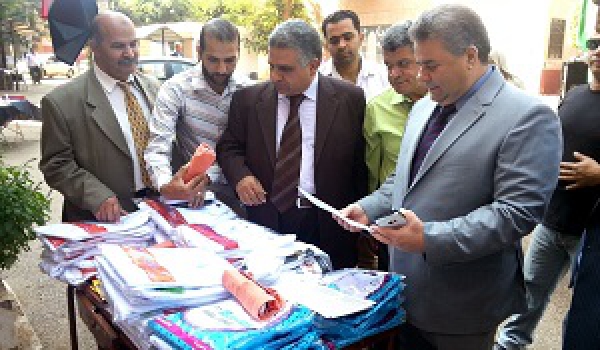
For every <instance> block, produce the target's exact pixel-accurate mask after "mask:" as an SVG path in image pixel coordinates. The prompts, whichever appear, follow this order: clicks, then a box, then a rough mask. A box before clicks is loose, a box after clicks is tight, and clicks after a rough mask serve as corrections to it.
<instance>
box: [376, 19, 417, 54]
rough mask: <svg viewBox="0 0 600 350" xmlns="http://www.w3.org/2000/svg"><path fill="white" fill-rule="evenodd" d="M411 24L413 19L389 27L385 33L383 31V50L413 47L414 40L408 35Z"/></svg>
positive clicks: (391, 50)
mask: <svg viewBox="0 0 600 350" xmlns="http://www.w3.org/2000/svg"><path fill="white" fill-rule="evenodd" d="M411 25H412V21H410V20H407V21H405V22H402V23H396V24H394V25H393V26H391V27H389V28H388V29H387V30H386V31H385V33H383V39H382V40H381V47H382V48H383V51H387V52H393V51H396V50H398V49H399V48H401V47H405V46H410V48H411V49H412V44H413V42H412V40H410V36H409V35H408V30H409V29H410V26H411Z"/></svg>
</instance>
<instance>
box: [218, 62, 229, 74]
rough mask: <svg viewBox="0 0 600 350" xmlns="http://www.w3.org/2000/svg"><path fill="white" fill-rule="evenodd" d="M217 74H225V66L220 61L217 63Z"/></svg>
mask: <svg viewBox="0 0 600 350" xmlns="http://www.w3.org/2000/svg"><path fill="white" fill-rule="evenodd" d="M217 72H218V73H220V74H226V73H227V64H226V63H225V62H222V61H220V62H219V63H217Z"/></svg>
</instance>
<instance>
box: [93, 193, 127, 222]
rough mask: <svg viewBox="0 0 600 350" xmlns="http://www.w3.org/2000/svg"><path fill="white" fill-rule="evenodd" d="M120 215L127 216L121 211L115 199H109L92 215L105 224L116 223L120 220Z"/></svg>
mask: <svg viewBox="0 0 600 350" xmlns="http://www.w3.org/2000/svg"><path fill="white" fill-rule="evenodd" d="M121 215H127V212H126V211H125V210H123V209H121V205H120V204H119V200H118V199H117V197H110V198H108V199H107V200H105V201H104V202H102V204H100V208H98V211H96V214H94V216H95V217H96V220H98V221H105V222H117V221H119V219H120V218H121Z"/></svg>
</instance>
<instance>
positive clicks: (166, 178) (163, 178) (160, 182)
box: [156, 174, 173, 192]
mask: <svg viewBox="0 0 600 350" xmlns="http://www.w3.org/2000/svg"><path fill="white" fill-rule="evenodd" d="M172 179H173V176H172V175H169V174H158V175H157V176H156V188H157V189H158V191H159V192H160V189H161V187H163V186H164V185H166V184H168V183H169V182H171V180H172Z"/></svg>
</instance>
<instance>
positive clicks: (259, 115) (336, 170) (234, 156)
mask: <svg viewBox="0 0 600 350" xmlns="http://www.w3.org/2000/svg"><path fill="white" fill-rule="evenodd" d="M364 111H365V98H364V93H363V92H362V90H361V89H360V88H358V87H356V86H354V85H351V84H349V83H347V82H345V81H342V80H339V79H335V78H329V77H325V76H319V81H318V92H317V112H316V118H317V121H316V136H315V159H314V179H315V187H316V195H317V197H319V198H321V199H323V200H324V201H325V202H328V203H330V204H331V205H333V206H334V207H336V208H341V207H344V206H346V205H348V204H350V203H352V202H354V201H356V200H357V199H359V198H361V197H362V196H363V195H364V194H366V188H367V172H366V165H365V161H364V147H365V142H364V138H363V134H362V127H363V119H364ZM276 116H277V92H276V90H275V87H274V85H273V84H271V83H270V82H267V83H263V84H258V85H255V86H251V87H248V88H245V89H242V90H239V91H236V92H235V94H234V95H233V98H232V100H231V107H230V109H229V121H228V124H227V128H226V130H225V132H224V133H223V135H222V136H221V140H220V141H219V142H218V144H217V159H218V161H219V165H220V166H221V168H222V170H223V173H224V174H225V177H226V178H227V181H228V182H229V183H230V184H231V185H232V186H233V187H235V186H236V184H237V183H238V182H239V181H240V180H241V179H242V178H244V177H245V176H247V175H254V176H256V178H258V180H259V181H260V183H261V184H262V186H263V187H264V189H265V190H266V191H267V192H268V193H269V192H270V191H271V187H272V184H273V176H274V171H275V161H276V156H277V155H276V151H275V150H276V144H275V143H276V135H275V133H276V131H275V127H276V118H277V117H276ZM247 212H248V218H249V219H250V220H252V221H254V222H256V223H258V224H261V225H264V226H267V227H270V228H272V229H274V230H277V229H278V212H277V209H276V208H275V207H274V206H273V204H271V202H269V201H267V203H265V204H263V205H259V206H255V207H247ZM318 220H319V222H318V223H319V236H320V242H321V243H320V246H321V248H322V249H323V250H324V251H325V252H327V253H328V254H329V255H330V257H331V259H332V262H333V264H334V266H335V267H338V268H339V267H349V266H355V264H356V236H355V235H352V234H348V233H347V232H344V230H343V229H342V228H341V227H340V226H339V225H337V223H336V222H335V221H334V220H333V219H332V218H331V215H330V214H329V213H326V212H323V211H320V212H319V213H318Z"/></svg>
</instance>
